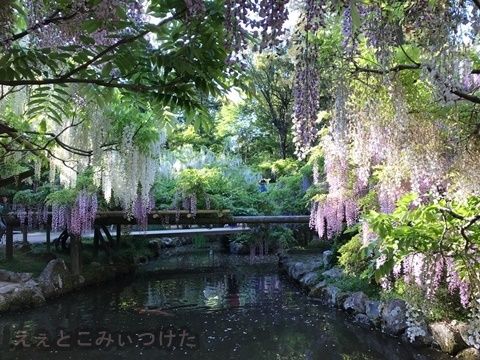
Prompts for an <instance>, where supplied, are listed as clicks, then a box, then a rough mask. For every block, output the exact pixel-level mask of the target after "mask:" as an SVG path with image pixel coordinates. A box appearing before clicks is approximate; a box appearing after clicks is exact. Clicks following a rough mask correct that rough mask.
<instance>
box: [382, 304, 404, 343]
mask: <svg viewBox="0 0 480 360" xmlns="http://www.w3.org/2000/svg"><path fill="white" fill-rule="evenodd" d="M381 325H382V330H383V331H385V332H386V333H387V334H390V335H394V336H397V335H400V334H401V333H402V332H403V331H404V330H405V329H406V328H407V305H406V303H405V301H403V300H390V301H388V302H387V303H385V306H384V308H383V310H382V321H381Z"/></svg>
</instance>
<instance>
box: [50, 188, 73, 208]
mask: <svg viewBox="0 0 480 360" xmlns="http://www.w3.org/2000/svg"><path fill="white" fill-rule="evenodd" d="M77 194H78V192H77V190H75V189H61V190H58V191H55V192H52V193H51V194H49V195H48V196H47V198H46V204H47V205H63V206H73V205H74V204H75V200H76V199H77Z"/></svg>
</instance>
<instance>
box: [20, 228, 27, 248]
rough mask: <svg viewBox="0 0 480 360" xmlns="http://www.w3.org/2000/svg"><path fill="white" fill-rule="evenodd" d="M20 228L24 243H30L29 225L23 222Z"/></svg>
mask: <svg viewBox="0 0 480 360" xmlns="http://www.w3.org/2000/svg"><path fill="white" fill-rule="evenodd" d="M20 229H21V230H22V243H23V244H24V245H25V244H27V245H28V230H27V225H26V224H22V225H21V227H20Z"/></svg>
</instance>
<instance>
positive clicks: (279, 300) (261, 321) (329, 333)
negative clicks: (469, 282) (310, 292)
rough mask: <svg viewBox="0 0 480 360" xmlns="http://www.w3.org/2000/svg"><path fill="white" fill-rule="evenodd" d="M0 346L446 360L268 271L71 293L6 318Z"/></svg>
mask: <svg viewBox="0 0 480 360" xmlns="http://www.w3.org/2000/svg"><path fill="white" fill-rule="evenodd" d="M0 344H1V353H0V359H2V360H4V359H5V360H12V359H28V360H30V359H31V360H43V359H49V360H53V359H75V360H77V359H82V360H83V359H86V360H87V359H95V360H100V359H107V360H109V359H156V360H161V359H208V360H210V359H222V360H225V359H247V360H256V359H272V360H277V359H278V360H283V359H285V360H286V359H291V360H297V359H322V360H323V359H326V360H328V359H388V360H396V359H443V358H444V357H443V355H441V354H439V353H436V352H429V351H419V350H416V349H413V348H411V347H408V346H406V345H404V344H401V343H400V342H399V341H398V340H397V339H393V338H389V337H386V336H383V335H382V334H379V333H378V332H374V331H369V330H364V329H361V328H359V327H357V326H354V325H352V324H351V323H350V322H349V321H348V320H347V319H346V318H345V316H344V315H343V314H342V313H339V312H336V311H334V310H332V309H329V308H325V307H322V306H321V305H319V304H316V303H314V302H312V301H310V300H308V299H307V297H306V296H305V294H303V293H302V292H301V291H300V290H299V289H298V288H297V287H296V286H294V285H292V284H291V283H290V282H289V281H288V280H287V279H286V278H284V277H283V276H282V275H280V274H278V271H277V268H276V265H275V264H272V263H270V264H260V265H256V266H249V265H245V264H243V265H242V264H240V265H239V264H237V265H236V266H233V267H229V266H222V267H221V268H220V269H219V268H216V270H214V271H208V272H198V271H197V272H195V271H194V272H190V273H187V274H177V275H173V274H169V275H158V273H157V274H149V275H143V276H140V277H139V276H137V277H136V278H135V279H130V280H123V281H119V282H117V283H116V284H112V285H108V286H103V287H99V288H92V289H88V290H85V291H83V292H81V293H75V294H71V295H68V296H66V297H63V298H61V299H58V300H56V301H54V302H52V303H50V304H49V305H47V306H43V307H40V308H36V309H32V310H28V311H25V312H22V313H14V314H6V315H1V317H0ZM14 344H16V345H17V346H16V347H13V345H14ZM445 358H446V357H445Z"/></svg>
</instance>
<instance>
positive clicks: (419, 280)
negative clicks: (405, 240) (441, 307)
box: [393, 253, 471, 308]
mask: <svg viewBox="0 0 480 360" xmlns="http://www.w3.org/2000/svg"><path fill="white" fill-rule="evenodd" d="M393 275H394V277H395V279H396V280H398V279H403V280H404V281H405V282H406V283H407V284H415V285H417V286H418V287H419V288H421V289H423V290H424V291H425V295H426V297H427V299H433V298H434V297H435V295H436V294H437V291H438V289H439V287H440V285H441V284H442V282H445V283H446V284H447V288H448V291H449V293H450V294H452V295H453V294H455V293H458V295H459V297H460V302H461V304H462V306H463V307H465V308H467V307H468V306H469V304H470V299H471V297H470V295H471V292H470V284H469V283H468V282H466V281H464V280H462V279H461V277H460V275H459V273H458V271H457V270H456V268H455V261H454V259H453V258H452V257H449V256H443V255H442V254H436V255H432V256H427V255H424V254H422V253H416V254H411V255H408V256H407V257H406V258H405V259H404V260H403V261H402V263H400V264H397V265H396V266H395V267H394V269H393Z"/></svg>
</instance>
